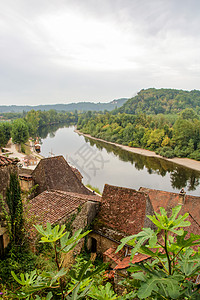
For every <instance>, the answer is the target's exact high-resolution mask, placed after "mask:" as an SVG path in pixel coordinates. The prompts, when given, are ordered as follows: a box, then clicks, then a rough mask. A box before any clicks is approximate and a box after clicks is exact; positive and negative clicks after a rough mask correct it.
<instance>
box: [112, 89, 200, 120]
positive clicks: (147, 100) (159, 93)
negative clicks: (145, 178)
mask: <svg viewBox="0 0 200 300" xmlns="http://www.w3.org/2000/svg"><path fill="white" fill-rule="evenodd" d="M185 108H192V109H194V110H195V111H196V112H197V113H198V114H199V112H200V91H198V90H193V91H183V90H175V89H154V88H150V89H147V90H141V91H140V92H139V93H138V94H137V95H136V96H135V97H133V98H131V99H129V100H128V101H127V102H126V103H124V105H123V106H121V107H120V108H118V109H116V110H115V113H118V112H120V113H127V114H134V115H135V114H138V113H146V114H148V115H149V114H177V113H179V112H181V111H182V110H183V109H185Z"/></svg>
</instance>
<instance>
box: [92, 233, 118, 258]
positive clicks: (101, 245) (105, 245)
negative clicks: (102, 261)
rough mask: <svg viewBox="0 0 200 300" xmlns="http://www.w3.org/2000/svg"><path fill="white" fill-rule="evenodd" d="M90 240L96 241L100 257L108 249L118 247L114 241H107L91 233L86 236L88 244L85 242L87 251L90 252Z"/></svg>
mask: <svg viewBox="0 0 200 300" xmlns="http://www.w3.org/2000/svg"><path fill="white" fill-rule="evenodd" d="M92 238H93V239H95V240H96V241H97V253H98V254H101V255H102V254H103V253H104V252H105V251H106V250H108V249H109V248H111V247H118V246H119V244H118V243H116V242H115V241H112V240H110V239H108V238H107V237H104V236H102V235H100V234H98V233H95V232H91V233H90V234H89V236H88V242H87V248H88V250H91V247H92Z"/></svg>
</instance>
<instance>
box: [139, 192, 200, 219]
mask: <svg viewBox="0 0 200 300" xmlns="http://www.w3.org/2000/svg"><path fill="white" fill-rule="evenodd" d="M140 191H141V192H144V193H146V194H147V195H148V196H149V198H150V200H151V203H152V205H153V208H154V211H155V212H160V209H159V208H160V207H164V208H165V209H166V210H167V211H168V212H169V213H170V212H171V209H172V207H175V206H177V205H178V204H179V203H180V201H179V194H177V193H171V192H166V191H160V190H154V189H148V188H143V187H142V188H140ZM186 212H188V213H189V214H190V215H191V217H192V218H193V219H194V220H195V221H196V222H197V223H198V224H200V197H195V196H191V195H186V196H185V201H184V204H183V205H182V209H181V211H180V213H181V214H184V213H186Z"/></svg>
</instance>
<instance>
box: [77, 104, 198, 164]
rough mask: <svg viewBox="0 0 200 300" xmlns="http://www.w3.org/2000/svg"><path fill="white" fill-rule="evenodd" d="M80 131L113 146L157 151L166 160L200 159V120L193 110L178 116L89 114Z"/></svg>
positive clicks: (80, 126)
mask: <svg viewBox="0 0 200 300" xmlns="http://www.w3.org/2000/svg"><path fill="white" fill-rule="evenodd" d="M77 129H78V130H80V131H81V132H83V133H87V134H90V135H92V136H94V137H96V138H100V139H103V140H106V141H110V142H113V143H118V144H123V145H128V146H130V147H138V148H144V149H148V150H151V151H155V152H156V153H157V154H160V155H162V156H164V157H168V158H172V157H174V156H176V157H188V158H192V159H196V160H200V120H199V117H198V115H197V114H196V112H195V111H194V110H193V109H190V108H187V109H185V110H183V111H182V112H181V113H180V114H178V115H163V114H158V115H146V114H144V113H140V114H138V115H132V114H125V113H122V114H121V113H118V114H110V113H106V114H97V113H91V112H88V113H86V114H84V115H81V116H80V117H79V120H78V123H77Z"/></svg>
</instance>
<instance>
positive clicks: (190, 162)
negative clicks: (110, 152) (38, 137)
mask: <svg viewBox="0 0 200 300" xmlns="http://www.w3.org/2000/svg"><path fill="white" fill-rule="evenodd" d="M74 131H75V132H76V133H78V134H80V135H83V136H85V137H88V138H90V139H93V140H96V141H100V142H103V143H107V144H110V145H114V146H117V147H119V148H121V149H123V150H125V151H129V152H132V153H136V154H140V155H144V156H150V157H157V158H161V159H165V160H167V161H170V162H173V163H175V164H178V165H181V166H184V167H186V168H189V169H193V170H196V171H199V172H200V161H196V160H194V159H189V158H178V157H174V158H166V157H163V156H160V155H158V154H156V153H155V152H153V151H149V150H146V149H141V148H134V147H129V146H125V145H120V144H117V143H112V142H108V141H105V140H102V139H98V138H95V137H93V136H91V135H90V134H85V133H82V132H80V131H79V130H77V129H75V130H74Z"/></svg>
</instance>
